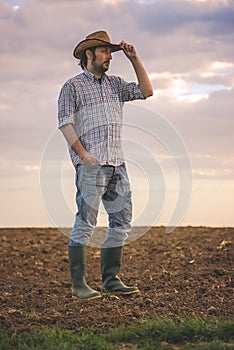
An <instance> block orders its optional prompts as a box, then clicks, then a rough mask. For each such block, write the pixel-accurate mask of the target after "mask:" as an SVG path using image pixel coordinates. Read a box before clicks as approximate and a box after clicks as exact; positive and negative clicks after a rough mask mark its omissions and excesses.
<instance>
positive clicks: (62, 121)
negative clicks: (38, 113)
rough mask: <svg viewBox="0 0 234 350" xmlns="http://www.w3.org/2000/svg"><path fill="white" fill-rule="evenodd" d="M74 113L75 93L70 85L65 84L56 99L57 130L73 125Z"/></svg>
mask: <svg viewBox="0 0 234 350" xmlns="http://www.w3.org/2000/svg"><path fill="white" fill-rule="evenodd" d="M75 111H76V102H75V91H74V87H73V85H72V84H71V83H69V82H66V83H65V84H64V85H63V87H62V89H61V91H60V94H59V98H58V128H61V127H63V126H64V125H67V124H74V114H75Z"/></svg>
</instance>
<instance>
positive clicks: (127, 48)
mask: <svg viewBox="0 0 234 350" xmlns="http://www.w3.org/2000/svg"><path fill="white" fill-rule="evenodd" d="M120 47H121V48H122V49H123V52H124V53H125V55H126V56H127V57H128V58H129V60H130V61H131V63H132V65H133V68H134V70H135V72H136V76H137V80H138V84H139V87H140V89H141V92H142V94H143V96H144V98H147V97H150V96H152V95H153V88H152V85H151V82H150V80H149V78H148V75H147V73H146V71H145V68H144V67H143V64H142V62H141V60H140V58H139V56H138V55H137V52H136V49H135V47H134V46H133V45H131V44H128V43H126V42H125V41H124V40H122V41H121V43H120Z"/></svg>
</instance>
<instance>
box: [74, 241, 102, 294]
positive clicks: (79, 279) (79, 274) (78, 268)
mask: <svg viewBox="0 0 234 350" xmlns="http://www.w3.org/2000/svg"><path fill="white" fill-rule="evenodd" d="M68 256H69V263H70V271H71V278H72V287H73V288H72V295H73V296H76V297H77V298H79V299H86V300H90V299H97V298H100V297H101V294H100V293H99V292H98V291H96V290H94V289H92V288H90V287H89V286H88V285H87V283H86V281H85V259H86V247H85V246H81V245H80V246H74V247H68Z"/></svg>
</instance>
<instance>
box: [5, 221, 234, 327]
mask: <svg viewBox="0 0 234 350" xmlns="http://www.w3.org/2000/svg"><path fill="white" fill-rule="evenodd" d="M103 230H104V229H101V228H98V229H97V234H98V233H99V232H100V233H101V234H103V232H104V231H103ZM134 230H135V232H136V234H137V230H138V228H134ZM0 242H1V276H0V277H1V295H0V301H1V307H0V323H1V327H2V328H3V329H5V330H6V331H7V332H8V333H9V334H14V333H15V332H16V331H17V332H21V331H25V330H29V329H31V328H33V327H38V326H41V325H43V326H49V327H51V326H54V325H56V326H57V327H60V328H64V329H69V330H77V331H84V330H90V329H91V330H93V331H95V332H105V331H108V329H110V328H112V327H117V326H119V325H129V324H133V323H140V322H142V320H145V319H153V318H156V317H167V318H173V319H177V318H184V317H186V318H187V317H189V318H190V317H207V316H208V317H210V316H211V317H212V316H215V317H218V318H219V319H224V320H227V319H233V318H234V302H233V300H234V299H233V296H234V293H233V292H234V283H233V272H234V261H233V260H234V259H233V257H234V228H207V227H178V228H176V229H175V230H174V231H173V232H172V233H170V234H168V233H165V228H164V227H155V228H149V230H148V232H147V233H146V234H145V235H143V236H142V237H141V238H139V239H137V240H136V241H134V242H133V243H131V244H128V245H126V246H125V248H124V257H123V264H122V269H121V272H120V277H121V278H122V279H123V281H124V282H125V283H126V284H129V285H131V284H136V285H138V287H139V288H140V290H141V293H140V294H136V295H132V296H128V297H126V296H125V297H120V296H119V297H118V298H113V297H103V298H102V299H97V300H93V301H89V302H87V301H86V302H84V301H79V300H78V299H77V298H72V297H71V280H70V273H69V263H68V256H67V244H68V238H67V237H65V236H64V235H63V234H62V233H61V232H60V231H59V230H58V229H54V228H15V229H9V228H8V229H0ZM87 281H88V283H89V284H90V286H92V287H93V288H95V289H97V290H100V289H101V276H100V253H99V249H97V248H92V247H89V248H88V254H87Z"/></svg>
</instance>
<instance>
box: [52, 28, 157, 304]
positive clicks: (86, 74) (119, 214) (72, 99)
mask: <svg viewBox="0 0 234 350" xmlns="http://www.w3.org/2000/svg"><path fill="white" fill-rule="evenodd" d="M119 50H122V51H123V52H124V54H125V55H126V57H127V58H128V59H129V60H130V62H131V64H132V66H133V68H134V70H135V73H136V76H137V80H138V84H136V83H127V82H125V81H124V80H123V79H121V78H120V77H116V76H109V75H107V74H106V72H107V71H108V69H109V66H110V61H111V59H112V53H113V52H115V51H119ZM73 54H74V56H75V57H76V58H77V59H80V65H81V68H82V69H83V73H81V74H79V75H77V76H75V77H73V78H71V79H69V80H68V81H67V82H66V83H65V84H64V86H63V87H62V89H61V92H60V96H59V103H58V118H59V128H60V130H61V131H62V133H63V134H64V136H65V138H66V140H67V142H68V144H69V151H70V156H71V160H72V162H73V165H74V167H75V169H76V186H77V195H76V202H77V207H78V212H77V214H76V217H75V223H74V227H73V230H72V232H71V236H70V241H69V247H68V253H69V263H70V271H71V277H72V283H73V291H72V295H73V296H76V297H78V298H80V299H86V300H90V299H95V298H100V296H101V294H100V293H99V292H98V291H96V290H94V289H92V288H90V287H89V286H88V285H87V283H86V280H85V260H86V254H85V253H86V246H87V245H88V243H89V239H90V237H91V236H92V234H93V231H94V228H95V226H96V219H97V214H98V207H99V204H100V202H101V201H102V203H103V205H104V207H105V209H106V212H107V213H108V217H109V228H108V231H107V234H106V239H105V241H104V242H103V243H102V245H101V272H102V282H103V288H102V291H104V292H105V291H107V292H113V293H121V294H132V293H136V292H139V289H138V288H137V287H135V286H130V287H129V286H126V285H125V284H124V283H123V282H122V281H121V280H120V278H119V277H118V276H117V274H118V272H119V270H120V267H121V261H122V251H123V245H124V242H125V240H126V239H127V237H128V232H129V231H130V228H131V226H130V222H131V217H132V213H131V212H132V202H131V191H130V185H129V180H128V175H127V170H126V167H125V163H124V158H123V151H122V145H121V129H122V118H123V114H122V113H123V105H124V102H126V101H132V100H136V99H146V98H147V97H149V96H151V95H152V94H153V90H152V86H151V84H150V81H149V79H148V76H147V74H146V72H145V70H144V68H143V65H142V63H141V61H140V58H139V57H138V55H137V52H136V50H135V48H134V46H133V45H130V44H127V43H126V42H125V41H121V43H120V44H119V45H117V44H112V43H111V40H110V37H109V35H108V34H107V33H106V32H105V31H97V32H95V33H92V34H90V35H88V36H87V37H86V38H85V40H82V41H81V42H80V43H79V44H78V45H77V46H76V48H75V49H74V53H73Z"/></svg>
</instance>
